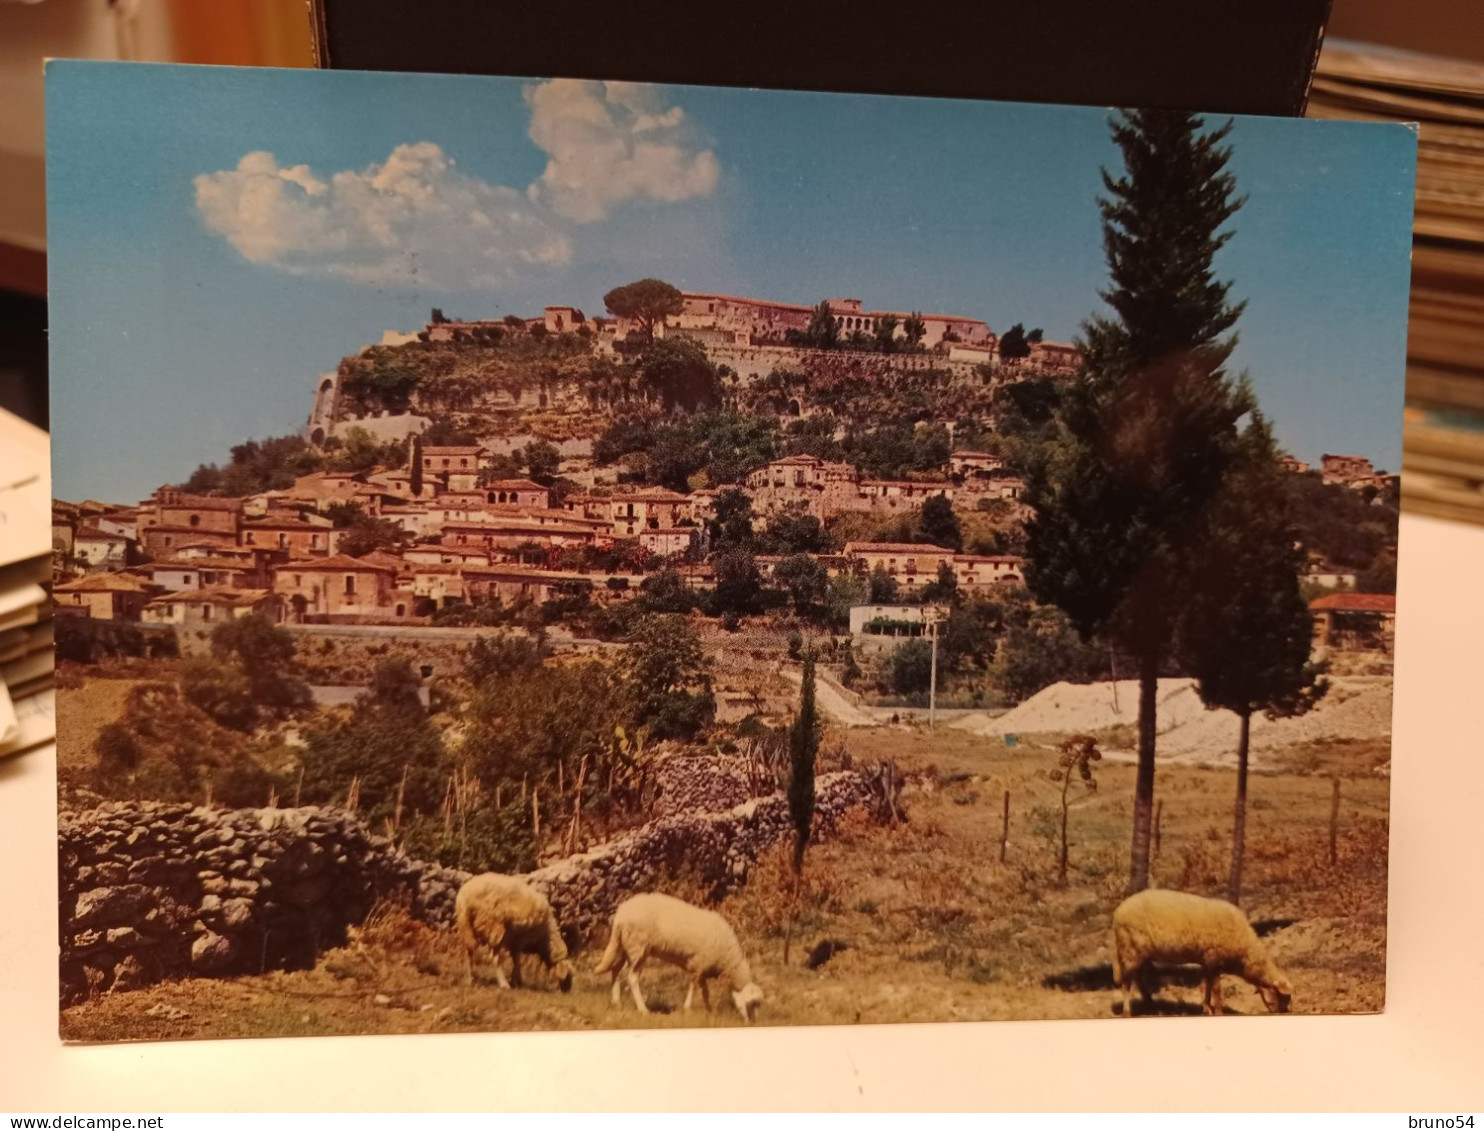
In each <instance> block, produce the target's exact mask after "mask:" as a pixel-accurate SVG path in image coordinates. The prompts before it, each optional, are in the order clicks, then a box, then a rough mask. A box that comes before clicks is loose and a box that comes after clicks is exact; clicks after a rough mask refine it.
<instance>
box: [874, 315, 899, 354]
mask: <svg viewBox="0 0 1484 1131" xmlns="http://www.w3.org/2000/svg"><path fill="white" fill-rule="evenodd" d="M899 325H900V323H899V322H898V321H897V316H896V315H895V314H883V315H882V316H881V317H880V318H878V319H877V320H876V342H875V345H876V349H877V350H879V351H880V352H881V353H895V352H896V349H897V327H898V326H899Z"/></svg>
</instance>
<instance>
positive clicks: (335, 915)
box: [58, 772, 875, 1005]
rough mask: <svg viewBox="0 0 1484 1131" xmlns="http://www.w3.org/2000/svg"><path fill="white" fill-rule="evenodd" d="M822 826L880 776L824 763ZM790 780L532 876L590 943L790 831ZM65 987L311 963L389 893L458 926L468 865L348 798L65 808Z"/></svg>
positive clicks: (864, 795)
mask: <svg viewBox="0 0 1484 1131" xmlns="http://www.w3.org/2000/svg"><path fill="white" fill-rule="evenodd" d="M816 795H817V800H816V816H815V825H814V827H815V832H816V835H818V836H828V835H830V834H831V833H832V832H833V831H834V830H835V829H836V828H838V826H839V823H840V821H841V819H842V818H843V817H844V816H845V815H846V814H847V813H848V812H850V811H851V810H853V809H860V808H870V807H872V806H873V805H874V804H875V799H874V796H873V793H872V789H871V786H870V784H869V783H868V780H867V779H866V778H865V777H862V776H861V775H859V774H857V773H855V772H841V773H834V774H826V775H823V776H821V777H820V779H819V781H818V782H817V786H816ZM791 831H792V825H791V824H790V821H789V815H788V802H787V800H786V799H785V798H784V797H783V796H782V795H781V794H774V795H771V796H768V797H764V798H754V799H751V800H748V801H746V802H744V803H743V804H740V805H737V806H735V807H733V808H731V809H728V810H726V811H724V812H710V813H698V812H684V813H670V814H668V815H666V816H662V817H659V818H658V819H656V820H654V821H651V822H650V823H648V824H646V825H643V826H641V827H640V828H638V829H635V830H634V831H632V832H630V833H627V834H625V835H624V836H621V837H619V838H617V839H615V840H613V841H610V842H609V843H607V844H604V845H601V846H599V847H597V848H594V849H592V850H590V851H588V852H585V853H582V854H580V855H577V856H572V857H568V858H567V859H564V860H562V861H559V862H557V863H554V864H550V865H548V866H546V867H544V868H541V869H539V870H538V871H536V872H533V873H531V874H530V876H529V877H528V879H529V880H530V881H531V882H532V883H533V884H534V885H535V886H537V887H538V888H540V889H542V890H543V891H545V892H546V894H547V896H548V898H549V899H550V900H551V902H552V905H553V907H554V908H555V910H556V912H557V917H558V919H559V920H560V922H561V924H562V928H563V931H564V933H566V934H567V935H569V937H570V938H571V939H572V941H573V942H574V943H579V942H580V941H581V940H582V939H583V938H585V937H586V936H587V935H588V933H589V932H590V931H591V930H592V929H593V928H594V927H596V926H598V925H599V924H600V923H602V922H604V921H606V919H607V918H608V916H609V915H610V914H611V913H612V911H613V909H614V908H615V907H617V906H618V904H619V903H620V902H622V901H623V899H624V898H626V897H627V896H629V895H631V894H633V893H634V892H636V891H643V890H646V889H647V888H648V887H650V886H652V885H653V884H654V883H655V882H656V881H657V880H659V879H661V878H662V877H664V876H667V875H674V874H677V873H680V872H682V871H684V872H685V873H687V874H690V875H694V876H697V877H698V878H700V879H701V881H702V882H703V883H706V884H709V885H710V886H711V888H712V891H713V894H715V895H717V896H720V895H722V894H725V893H726V892H728V891H730V890H733V889H734V888H736V887H738V886H740V885H742V884H744V883H746V880H747V876H748V873H749V872H750V870H751V869H752V867H753V865H754V864H755V863H756V861H757V860H758V858H759V857H760V856H761V855H762V854H764V853H765V852H767V851H768V850H770V849H771V848H773V847H775V846H776V845H777V844H778V843H779V842H780V841H782V840H783V839H785V838H786V837H788V836H789V835H791ZM58 855H59V867H60V876H61V892H60V897H61V898H60V907H59V912H60V918H61V955H60V958H61V996H62V1002H63V1004H64V1005H67V1004H72V1003H75V1002H77V1001H80V1000H83V999H85V998H87V997H88V996H90V995H92V994H96V993H99V992H103V991H106V990H128V989H135V988H139V987H142V986H146V985H149V984H150V983H152V982H156V981H159V980H160V979H162V978H167V977H182V976H191V975H199V976H226V975H236V974H249V973H257V972H260V971H263V970H268V969H294V968H303V967H306V966H308V965H311V964H312V963H313V962H314V960H315V959H316V957H317V956H318V954H319V953H320V952H321V951H322V950H324V949H327V948H329V947H332V946H337V945H340V944H341V943H343V942H344V940H345V937H346V928H347V927H348V926H351V925H354V924H357V923H359V922H361V921H362V920H363V919H364V918H365V916H366V914H367V912H369V911H370V909H371V907H372V906H373V905H374V904H375V903H376V902H377V900H379V899H383V898H392V899H399V900H402V901H404V902H405V903H406V904H407V906H408V908H409V910H410V911H411V913H412V914H413V915H415V916H416V917H418V918H419V919H422V920H423V921H425V922H428V923H430V924H432V925H434V926H436V927H444V928H446V927H448V926H450V925H451V923H452V919H453V906H454V899H455V897H456V895H457V893H458V889H459V887H460V885H461V884H462V883H463V882H464V880H465V879H467V878H468V875H467V873H464V872H459V871H456V870H453V869H450V868H443V867H440V866H439V865H436V864H429V863H426V862H422V861H418V860H413V859H411V858H409V857H407V856H404V855H403V854H402V853H401V852H399V851H398V850H397V849H396V848H395V847H394V846H393V845H392V844H390V843H389V842H388V841H386V840H385V839H383V838H381V837H378V836H374V835H372V834H370V833H368V832H367V831H366V829H365V827H364V826H363V825H362V824H361V823H360V822H359V821H358V820H357V819H356V817H355V816H354V815H352V814H349V813H346V812H343V811H341V810H337V809H321V808H314V807H304V808H298V809H235V810H225V811H223V810H216V809H207V808H202V807H199V806H190V805H183V804H175V803H166V802H110V803H108V804H105V805H103V806H100V807H99V808H97V809H93V810H89V811H87V812H82V813H63V814H62V815H61V821H60V827H59V830H58Z"/></svg>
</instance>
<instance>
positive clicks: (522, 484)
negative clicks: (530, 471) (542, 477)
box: [480, 479, 548, 491]
mask: <svg viewBox="0 0 1484 1131" xmlns="http://www.w3.org/2000/svg"><path fill="white" fill-rule="evenodd" d="M502 487H503V488H504V489H505V490H507V491H510V490H516V491H545V490H547V489H548V488H546V487H543V486H541V484H539V483H535V482H532V481H531V480H529V479H494V480H491V481H490V482H489V483H486V484H485V485H484V486H483V487H481V488H480V490H481V491H491V490H499V489H500V488H502Z"/></svg>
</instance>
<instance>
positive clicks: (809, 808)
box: [788, 654, 820, 876]
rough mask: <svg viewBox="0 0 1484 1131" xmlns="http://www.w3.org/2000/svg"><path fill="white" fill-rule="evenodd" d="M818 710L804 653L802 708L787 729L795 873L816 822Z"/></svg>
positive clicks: (809, 664)
mask: <svg viewBox="0 0 1484 1131" xmlns="http://www.w3.org/2000/svg"><path fill="white" fill-rule="evenodd" d="M819 729H820V728H819V713H818V711H817V709H816V707H815V704H814V656H813V655H812V654H806V655H805V656H804V674H803V679H802V680H801V681H800V683H799V711H798V714H796V715H795V716H794V721H793V725H792V726H790V727H789V731H788V755H789V774H788V815H789V817H790V819H791V820H792V821H793V826H794V855H793V865H794V875H795V876H798V875H799V874H800V873H801V872H803V870H804V850H805V849H806V848H808V847H809V834H810V832H811V830H812V828H813V824H814V763H815V760H816V759H817V758H818V757H819Z"/></svg>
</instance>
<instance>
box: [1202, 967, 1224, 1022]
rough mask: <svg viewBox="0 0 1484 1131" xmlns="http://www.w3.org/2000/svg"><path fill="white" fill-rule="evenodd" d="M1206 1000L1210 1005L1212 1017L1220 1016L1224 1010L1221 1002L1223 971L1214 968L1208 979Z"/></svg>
mask: <svg viewBox="0 0 1484 1131" xmlns="http://www.w3.org/2000/svg"><path fill="white" fill-rule="evenodd" d="M1206 1002H1207V1004H1208V1006H1209V1007H1210V1015H1211V1016H1212V1017H1220V1016H1221V1014H1222V1013H1223V1012H1224V1010H1223V1007H1222V1004H1221V971H1219V970H1213V971H1211V973H1210V975H1209V976H1208V977H1207V979H1206Z"/></svg>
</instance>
